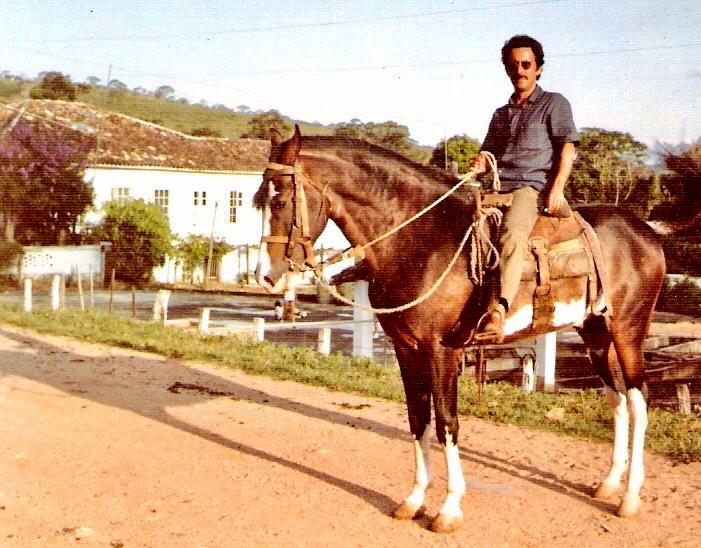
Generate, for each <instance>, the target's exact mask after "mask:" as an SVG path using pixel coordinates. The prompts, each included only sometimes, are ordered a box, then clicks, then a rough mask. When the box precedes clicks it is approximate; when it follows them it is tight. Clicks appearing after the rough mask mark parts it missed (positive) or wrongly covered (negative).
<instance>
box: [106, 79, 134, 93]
mask: <svg viewBox="0 0 701 548" xmlns="http://www.w3.org/2000/svg"><path fill="white" fill-rule="evenodd" d="M107 87H108V88H111V89H117V90H119V91H126V90H128V89H129V88H128V87H127V85H126V84H125V83H124V82H122V81H121V80H117V79H116V78H113V79H112V80H110V81H109V82H108V84H107Z"/></svg>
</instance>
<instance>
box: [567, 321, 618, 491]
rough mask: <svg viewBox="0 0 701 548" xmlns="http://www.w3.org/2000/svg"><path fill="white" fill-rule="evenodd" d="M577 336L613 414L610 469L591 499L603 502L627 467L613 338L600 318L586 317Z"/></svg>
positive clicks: (614, 489)
mask: <svg viewBox="0 0 701 548" xmlns="http://www.w3.org/2000/svg"><path fill="white" fill-rule="evenodd" d="M579 334H580V335H581V337H582V340H583V341H584V344H585V345H586V347H587V352H588V354H589V359H590V361H591V363H592V365H593V366H594V368H595V369H596V372H597V373H598V374H599V376H600V377H601V378H602V380H603V381H604V384H605V385H606V399H607V400H608V403H609V406H610V407H611V411H612V413H613V423H614V442H613V454H612V456H611V468H610V469H609V471H608V473H607V474H606V476H605V477H604V479H602V480H601V482H600V483H599V485H598V486H597V488H596V491H595V493H594V496H595V497H596V498H598V499H607V498H610V497H611V496H613V495H615V494H616V493H617V492H618V491H619V489H620V487H621V478H622V477H623V473H624V472H625V471H626V468H627V466H628V427H629V416H628V407H627V398H626V391H625V380H624V379H623V376H622V373H621V368H620V365H619V364H618V357H617V355H616V352H615V349H614V345H613V337H612V336H611V333H609V330H608V328H607V327H606V322H605V321H604V319H603V318H602V317H600V316H599V317H592V318H589V319H588V320H587V321H586V322H585V323H584V326H583V328H581V329H580V330H579Z"/></svg>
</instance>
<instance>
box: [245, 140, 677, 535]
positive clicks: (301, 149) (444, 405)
mask: <svg viewBox="0 0 701 548" xmlns="http://www.w3.org/2000/svg"><path fill="white" fill-rule="evenodd" d="M270 162H271V163H270V164H269V166H268V169H267V170H266V173H265V175H264V182H263V185H262V186H261V188H260V190H259V191H258V193H257V195H256V199H255V201H256V205H257V206H259V207H261V208H263V211H264V215H263V218H264V226H263V234H264V237H263V240H262V243H261V253H260V257H261V260H260V262H259V264H258V268H257V278H258V280H259V282H260V283H261V284H263V285H265V286H266V287H268V288H269V289H273V284H275V285H277V286H278V287H279V286H280V280H281V279H283V278H284V275H285V273H286V271H287V270H288V267H289V264H290V263H289V260H286V259H291V260H293V261H296V262H297V263H302V262H303V261H304V260H305V258H306V259H309V250H310V246H311V243H312V242H313V241H314V240H315V239H316V238H317V237H318V236H319V234H320V233H321V232H322V230H323V228H324V227H325V225H326V223H327V222H328V220H329V219H332V220H333V221H334V222H335V223H336V224H337V225H338V227H339V228H340V229H341V231H342V232H343V234H344V235H345V236H346V238H347V239H348V240H349V241H350V242H351V243H352V244H353V245H362V244H364V243H366V242H368V241H371V240H372V239H374V238H375V237H377V236H378V235H380V234H383V233H384V232H386V231H387V230H388V229H390V228H392V227H393V226H396V225H398V224H399V223H400V222H402V221H404V220H406V219H407V218H409V217H410V216H411V215H413V214H414V213H416V212H417V211H418V210H420V209H421V208H422V207H423V206H424V205H426V204H428V203H431V202H432V201H433V200H435V199H436V198H437V197H439V196H441V195H442V194H443V193H445V191H446V190H447V188H448V185H453V184H454V183H455V182H456V179H455V178H454V177H453V176H451V175H449V174H447V173H445V172H442V171H439V170H436V169H433V168H428V167H425V166H421V165H419V164H416V163H414V162H411V161H410V160H408V159H406V158H404V157H402V156H401V155H399V154H396V153H394V152H391V151H388V150H385V149H383V148H381V147H378V146H375V145H371V144H368V143H366V142H364V141H361V140H356V139H347V138H340V137H302V136H301V134H300V132H299V128H296V131H295V134H294V136H293V137H292V138H291V139H289V140H288V141H285V142H282V138H281V137H280V136H279V134H274V135H273V138H272V150H271V154H270ZM301 193H305V194H306V199H305V200H301V199H300V194H301ZM459 194H461V195H459ZM465 194H466V193H464V192H463V193H455V194H453V195H452V196H450V197H449V198H448V199H446V200H445V201H443V202H441V203H440V205H439V206H438V207H436V208H434V209H431V210H430V211H428V212H427V213H426V214H425V215H423V216H421V217H420V218H418V219H417V220H416V221H414V222H413V223H411V224H409V225H407V226H406V227H405V228H403V229H402V230H401V231H400V232H398V233H397V234H395V235H393V236H391V237H389V238H387V239H385V240H382V241H380V242H378V243H377V244H375V245H373V246H372V247H370V248H368V249H367V250H366V261H365V262H366V263H367V269H368V274H369V275H368V280H369V297H370V302H371V304H372V305H373V306H374V307H395V306H398V305H403V304H405V303H407V302H409V301H412V300H413V299H415V298H416V297H417V296H419V295H421V294H423V293H425V292H426V291H427V289H428V288H429V287H431V286H432V285H433V284H434V282H435V281H436V280H437V279H438V277H439V276H440V275H441V273H442V272H443V271H444V270H445V268H446V265H447V264H448V262H449V260H450V259H451V258H452V257H453V255H454V253H455V251H456V249H457V248H458V245H459V243H460V242H461V241H462V238H463V236H464V234H465V231H466V229H467V227H468V226H469V224H470V222H471V220H472V216H473V213H474V209H475V205H474V203H473V201H472V198H471V196H469V195H468V196H466V195H465ZM301 209H304V211H302V210H301ZM579 211H580V212H581V214H582V216H583V217H584V218H585V219H586V220H587V221H588V222H589V223H590V224H591V225H592V226H593V228H594V230H595V232H596V233H597V234H598V237H599V239H600V241H601V244H602V248H603V250H604V255H605V262H606V270H607V273H608V279H609V286H610V287H609V293H608V296H609V298H610V301H611V302H610V303H609V304H610V305H611V306H612V308H613V314H614V315H613V318H612V319H611V320H610V321H608V322H607V321H606V320H605V319H604V318H603V317H601V316H596V315H593V314H592V313H591V311H589V310H588V309H586V308H585V306H584V305H581V306H580V301H581V300H582V299H583V297H582V295H580V294H569V295H567V292H566V291H565V293H564V294H563V293H562V292H560V293H558V296H559V297H558V300H559V301H563V302H557V303H556V305H555V306H556V310H555V313H554V314H553V316H554V318H559V319H558V320H557V321H555V320H553V324H554V325H551V326H550V327H549V328H548V329H549V330H550V331H553V330H556V329H562V328H564V327H567V326H575V327H577V329H578V330H579V333H580V334H581V336H582V339H583V340H584V343H585V344H586V346H587V349H588V353H589V357H590V359H591V361H592V363H593V365H594V366H595V367H596V370H597V371H598V373H599V375H600V376H601V378H602V379H603V381H604V383H605V384H606V386H607V394H608V399H609V402H610V404H611V406H612V408H613V413H614V422H615V442H614V450H613V459H612V461H613V462H612V465H611V468H610V470H609V472H608V474H607V475H606V477H605V478H604V479H603V480H602V482H601V484H600V485H599V488H598V489H597V492H596V495H597V496H599V497H609V496H611V495H613V494H614V492H615V491H617V490H618V488H619V487H620V481H621V477H622V475H623V473H624V472H625V471H626V469H627V470H628V482H627V487H626V491H625V494H624V496H623V499H622V503H621V505H620V508H619V515H621V516H628V515H633V514H635V513H636V512H637V511H638V509H639V507H640V504H641V503H640V498H639V491H640V488H641V486H642V483H643V478H644V472H643V443H644V437H645V429H646V427H647V411H646V395H645V394H646V389H645V371H644V363H643V352H642V344H643V339H644V337H645V334H646V332H647V329H648V327H649V324H650V319H651V316H652V311H653V308H654V306H655V302H656V299H657V295H658V293H659V290H660V287H661V284H662V280H663V278H664V273H665V265H664V257H663V255H662V251H661V247H660V245H659V243H658V241H657V239H656V237H655V235H654V233H653V232H652V230H651V229H649V227H648V226H647V225H645V224H644V223H643V222H641V221H640V220H638V219H637V218H635V217H634V216H632V215H629V214H627V213H625V212H624V211H621V210H619V209H617V208H612V207H587V208H581V209H579ZM303 217H306V224H307V225H308V234H301V235H300V234H296V235H295V234H293V233H294V232H295V231H296V230H297V229H295V228H293V227H294V225H297V226H299V222H298V221H299V220H300V218H303ZM468 266H469V265H468V254H467V253H463V254H462V255H461V256H460V257H459V259H458V261H457V263H455V265H454V267H453V268H452V269H451V270H450V272H449V273H448V275H447V277H446V278H445V279H444V281H443V283H442V284H441V285H440V286H439V287H438V289H437V290H436V291H435V292H434V293H433V294H432V295H431V296H430V298H428V299H426V300H425V301H423V302H421V303H420V304H418V305H417V306H414V307H412V308H409V309H408V310H405V311H402V312H397V313H391V314H383V315H380V316H379V321H380V323H381V324H382V327H383V329H384V330H385V332H386V333H387V335H388V336H389V337H391V339H392V340H393V342H394V346H395V349H396V354H397V359H398V361H399V367H400V370H401V375H402V379H403V382H404V389H405V393H406V401H407V408H408V415H409V427H410V429H411V433H412V434H413V438H414V450H415V457H416V475H415V482H414V485H413V488H412V490H411V492H410V494H409V495H408V496H407V497H406V498H405V499H404V501H403V502H402V503H401V504H399V506H397V508H396V509H395V510H394V512H393V516H394V517H395V518H398V519H412V518H416V517H419V516H421V515H422V514H423V513H424V512H425V507H424V493H425V490H426V488H427V487H428V485H429V484H430V482H431V470H430V466H429V446H430V442H429V429H428V426H429V423H430V421H431V408H430V406H431V400H433V406H434V412H435V421H436V433H437V436H438V441H439V442H440V444H441V446H442V448H443V452H444V456H445V460H446V463H447V470H448V494H447V497H446V499H445V502H444V503H443V505H442V506H441V508H440V510H439V512H438V515H437V516H436V517H435V518H434V519H433V521H432V523H431V529H432V530H434V531H441V532H446V531H450V530H453V529H455V528H456V527H457V526H458V525H459V524H460V522H461V521H462V510H461V508H460V502H461V499H462V496H463V494H464V492H465V481H464V479H463V474H462V468H461V463H460V455H459V451H458V447H457V440H458V418H457V382H458V375H459V367H458V362H459V358H460V352H459V351H456V350H452V349H449V348H446V347H444V346H443V345H442V344H441V339H442V337H443V336H444V334H445V333H446V332H448V331H449V330H450V328H451V326H452V325H453V324H454V323H455V322H456V320H457V319H458V317H459V316H460V315H461V311H462V310H463V306H464V303H466V302H467V303H468V307H470V306H473V307H477V303H478V302H479V299H477V298H476V297H477V296H478V295H477V294H478V293H479V292H480V291H478V290H476V286H475V285H473V283H472V282H470V280H469V279H468V276H467V274H466V272H467V270H468ZM562 295H564V296H562ZM513 308H514V310H510V311H509V315H508V316H507V322H506V324H507V330H509V329H510V331H511V334H510V337H509V339H511V340H513V339H518V338H525V337H532V336H533V335H534V332H533V330H532V329H530V328H529V326H528V321H526V322H523V320H522V317H523V316H524V313H523V310H522V309H520V308H519V307H518V306H514V307H513ZM479 312H480V310H478V309H475V311H474V313H475V316H478V315H479ZM509 322H511V324H509ZM509 325H511V328H509ZM629 414H630V417H631V418H632V423H633V440H632V449H631V458H630V464H628V423H629Z"/></svg>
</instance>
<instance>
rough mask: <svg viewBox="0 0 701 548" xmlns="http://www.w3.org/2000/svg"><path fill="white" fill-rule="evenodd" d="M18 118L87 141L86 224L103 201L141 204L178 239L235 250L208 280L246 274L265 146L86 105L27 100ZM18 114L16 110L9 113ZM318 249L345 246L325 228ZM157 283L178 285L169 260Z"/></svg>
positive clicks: (254, 240)
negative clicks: (91, 196)
mask: <svg viewBox="0 0 701 548" xmlns="http://www.w3.org/2000/svg"><path fill="white" fill-rule="evenodd" d="M21 109H22V110H21V115H22V117H23V118H24V119H25V120H27V121H31V122H33V123H37V124H42V125H54V124H59V125H62V126H66V127H70V128H71V129H73V130H75V131H76V132H79V133H81V134H85V135H86V137H87V136H89V137H90V138H92V139H94V141H95V150H94V151H93V153H92V154H91V158H90V167H89V168H88V169H87V170H86V173H85V177H86V180H88V181H90V182H91V183H92V186H93V188H94V191H95V201H94V209H93V211H91V212H90V213H88V214H87V215H86V218H85V221H86V222H94V221H96V220H98V219H99V217H100V216H101V212H100V209H101V207H102V205H103V204H104V203H105V202H107V201H108V200H113V199H116V200H127V199H143V200H144V201H146V202H150V203H154V204H156V205H158V206H160V207H161V208H163V211H164V212H165V213H166V215H167V217H168V220H169V222H170V227H171V231H172V232H173V233H174V234H177V235H178V236H180V237H184V236H187V235H190V234H198V235H203V236H206V237H209V236H210V234H213V235H214V237H215V238H223V239H224V240H225V241H226V242H227V243H229V244H232V245H234V246H241V247H239V248H237V249H236V250H235V251H234V252H232V253H230V254H228V255H227V256H226V257H224V259H223V260H222V263H221V264H220V265H213V266H214V271H213V272H212V274H213V276H214V277H216V278H218V279H219V280H220V281H224V282H230V281H235V280H236V279H237V278H238V277H239V276H240V275H241V274H242V273H243V272H245V271H246V270H247V269H249V268H250V269H253V268H254V266H255V261H256V260H257V256H256V254H255V250H252V249H251V248H250V246H251V245H257V244H258V242H259V241H260V235H261V214H260V212H259V211H256V210H255V209H254V208H253V205H252V199H253V195H254V193H255V192H256V190H257V189H258V187H259V185H260V184H261V181H262V179H261V176H262V173H263V170H264V169H265V165H266V163H267V161H268V156H269V152H270V143H269V142H267V141H262V140H256V139H217V138H205V137H193V136H190V135H186V134H183V133H180V132H177V131H174V130H170V129H167V128H164V127H161V126H158V125H156V124H152V123H149V122H145V121H143V120H139V119H136V118H131V117H129V116H124V115H121V114H117V113H113V112H107V111H104V110H101V109H98V108H95V107H93V106H91V105H86V104H83V103H77V102H66V101H47V100H33V101H26V102H24V103H23V104H22V106H21ZM16 112H18V113H19V112H20V111H16ZM320 244H321V245H324V247H334V248H341V247H345V245H347V243H346V241H345V239H344V238H343V237H342V236H341V235H340V233H339V232H338V230H337V229H336V230H333V229H332V230H331V231H327V233H326V234H325V235H324V236H323V237H322V239H321V240H320ZM154 274H155V277H156V279H157V280H158V281H162V282H176V281H179V279H180V277H181V275H182V272H181V271H180V272H179V271H178V267H177V264H176V263H175V261H174V260H169V261H168V262H167V263H166V265H165V266H164V267H163V268H160V269H157V271H156V272H155V273H154Z"/></svg>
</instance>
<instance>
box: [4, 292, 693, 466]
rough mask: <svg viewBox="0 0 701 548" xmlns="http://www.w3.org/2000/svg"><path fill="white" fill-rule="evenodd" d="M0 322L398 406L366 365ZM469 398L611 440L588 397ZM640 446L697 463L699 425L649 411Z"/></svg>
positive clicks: (44, 319) (28, 317)
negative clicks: (368, 398)
mask: <svg viewBox="0 0 701 548" xmlns="http://www.w3.org/2000/svg"><path fill="white" fill-rule="evenodd" d="M0 321H4V322H7V323H10V324H13V325H17V326H21V327H27V328H30V329H33V330H35V331H38V332H40V333H50V334H54V335H66V336H70V337H75V338H78V339H82V340H86V341H90V342H97V343H103V344H108V345H113V346H120V347H124V348H132V349H135V350H143V351H147V352H153V353H156V354H160V355H163V356H169V357H173V358H182V359H187V360H193V361H199V362H207V363H213V364H216V365H220V366H227V367H232V368H235V369H240V370H242V371H245V372H247V373H252V374H256V375H266V376H268V377H272V378H275V379H281V380H292V381H297V382H302V383H306V384H310V385H315V386H324V387H326V388H329V389H331V390H337V391H349V392H357V393H360V394H365V395H368V396H374V397H379V398H385V399H389V400H394V401H403V400H404V391H403V388H402V383H401V379H400V376H399V373H398V371H397V370H396V369H394V368H390V367H386V366H382V365H379V364H377V363H376V362H373V361H371V360H366V359H359V358H350V357H347V356H342V355H339V354H335V355H331V356H322V355H320V354H317V353H316V352H314V351H312V350H311V349H308V348H302V347H297V348H288V347H286V346H282V345H274V344H270V343H252V342H247V341H242V340H239V339H237V338H235V337H217V336H202V335H199V334H196V333H188V332H185V331H181V330H178V329H175V328H169V327H163V326H160V325H157V324H155V323H149V322H143V321H136V320H131V319H127V318H122V317H119V316H116V315H112V316H111V315H108V314H105V313H101V312H79V311H70V310H69V311H63V312H50V311H47V310H35V311H34V312H33V313H32V314H26V313H24V312H22V310H21V309H20V308H19V307H8V306H0ZM476 394H477V387H476V385H475V384H474V383H473V382H472V380H471V379H467V378H463V379H461V381H460V384H459V400H458V410H459V412H460V413H461V414H465V415H472V416H475V417H479V418H483V419H487V420H491V421H494V422H499V423H505V424H514V425H518V426H525V427H528V428H533V429H537V430H546V431H550V432H554V433H557V434H563V435H570V436H576V437H578V438H583V439H588V440H593V441H612V439H613V432H612V421H611V419H610V414H609V411H608V406H607V404H606V402H605V400H604V398H602V397H600V396H598V395H597V393H596V391H594V390H584V391H581V392H567V393H560V394H548V393H542V392H536V393H533V394H524V393H523V392H522V391H521V390H519V389H518V388H517V387H515V386H512V385H510V384H506V383H495V384H488V385H487V386H486V387H485V391H484V394H483V397H482V398H481V400H479V401H478V399H477V396H476ZM546 415H548V416H551V417H553V418H548V416H546ZM647 446H648V448H649V449H651V450H652V451H655V452H657V453H661V454H665V455H668V456H671V457H674V458H677V459H680V460H684V461H691V460H695V461H701V417H698V416H694V415H692V416H683V415H680V414H677V413H672V412H669V411H663V410H659V409H651V410H650V422H649V428H648V437H647Z"/></svg>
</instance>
